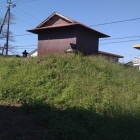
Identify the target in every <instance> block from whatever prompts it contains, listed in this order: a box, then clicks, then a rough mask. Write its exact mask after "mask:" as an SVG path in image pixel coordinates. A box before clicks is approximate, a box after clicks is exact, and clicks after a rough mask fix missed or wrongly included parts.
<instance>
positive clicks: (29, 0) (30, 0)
mask: <svg viewBox="0 0 140 140" xmlns="http://www.w3.org/2000/svg"><path fill="white" fill-rule="evenodd" d="M32 1H37V0H27V1H25V2H24V1H23V2H17V3H16V4H22V3H28V2H32Z"/></svg>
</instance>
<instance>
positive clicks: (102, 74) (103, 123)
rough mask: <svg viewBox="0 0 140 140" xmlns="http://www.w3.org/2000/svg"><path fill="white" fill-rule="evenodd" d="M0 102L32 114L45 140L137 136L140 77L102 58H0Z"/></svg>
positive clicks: (133, 137)
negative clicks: (20, 107)
mask: <svg viewBox="0 0 140 140" xmlns="http://www.w3.org/2000/svg"><path fill="white" fill-rule="evenodd" d="M0 102H1V103H3V104H21V105H22V106H23V107H24V109H25V110H26V111H27V113H33V114H34V115H35V118H36V123H37V125H41V126H42V127H44V128H45V129H46V130H47V131H46V137H47V138H48V139H49V140H50V139H52V140H55V139H66V140H77V139H78V140H93V139H97V140H98V139H107V140H108V139H110V140H113V139H116V140H118V139H120V140H121V139H123V140H125V139H127V140H129V139H130V140H132V139H133V140H135V139H139V137H140V127H139V125H140V72H139V71H138V70H135V69H133V68H128V67H125V66H123V65H120V64H115V63H111V62H108V61H106V60H104V59H102V58H100V57H93V56H92V57H91V56H90V57H83V56H81V55H77V56H76V55H73V56H57V55H49V56H47V57H41V58H30V59H23V58H2V57H1V58H0Z"/></svg>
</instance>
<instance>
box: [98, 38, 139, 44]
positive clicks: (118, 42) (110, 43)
mask: <svg viewBox="0 0 140 140" xmlns="http://www.w3.org/2000/svg"><path fill="white" fill-rule="evenodd" d="M139 40H140V39H136V40H126V41H117V42H107V43H101V44H113V43H122V42H132V41H139ZM101 44H100V45H101Z"/></svg>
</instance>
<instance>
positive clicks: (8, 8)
mask: <svg viewBox="0 0 140 140" xmlns="http://www.w3.org/2000/svg"><path fill="white" fill-rule="evenodd" d="M7 4H8V5H7V13H8V18H7V20H8V21H7V34H6V56H7V55H8V49H9V25H10V7H11V6H12V7H13V8H14V7H15V5H14V4H13V3H12V2H11V0H7Z"/></svg>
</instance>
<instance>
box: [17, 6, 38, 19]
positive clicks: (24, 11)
mask: <svg viewBox="0 0 140 140" xmlns="http://www.w3.org/2000/svg"><path fill="white" fill-rule="evenodd" d="M16 9H18V10H19V11H21V12H22V13H25V15H28V16H29V17H31V18H32V19H35V20H37V21H40V20H39V19H37V18H36V17H34V16H32V15H30V14H29V13H27V12H25V11H23V10H21V9H20V8H16Z"/></svg>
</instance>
